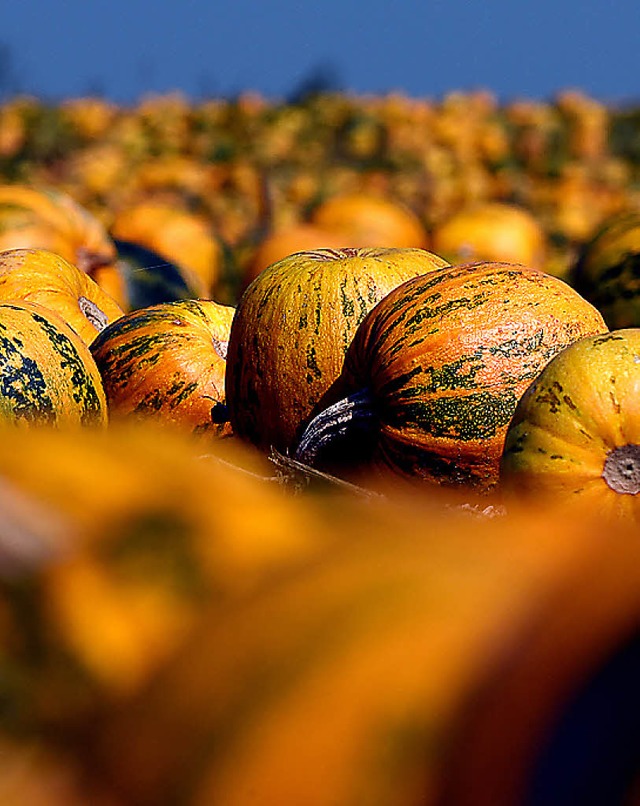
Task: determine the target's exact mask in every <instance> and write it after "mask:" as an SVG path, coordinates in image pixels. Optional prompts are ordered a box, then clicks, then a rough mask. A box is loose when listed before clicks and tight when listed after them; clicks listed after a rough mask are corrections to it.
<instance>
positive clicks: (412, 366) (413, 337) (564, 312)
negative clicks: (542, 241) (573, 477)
mask: <svg viewBox="0 0 640 806" xmlns="http://www.w3.org/2000/svg"><path fill="white" fill-rule="evenodd" d="M606 330H607V328H606V325H605V323H604V321H603V319H602V316H601V315H600V313H599V312H598V311H597V310H596V309H595V308H594V307H593V305H591V304H590V303H589V302H587V301H586V300H584V299H583V298H582V297H581V296H580V295H579V294H577V293H576V292H575V291H574V290H573V289H572V288H571V287H570V286H569V285H567V284H566V283H565V282H563V281H562V280H559V279H558V278H556V277H552V276H551V275H548V274H545V273H544V272H541V271H537V270H536V269H532V268H528V267H525V266H521V265H517V264H508V263H493V262H486V263H475V264H466V265H465V264H462V265H458V266H453V267H451V268H448V269H446V268H445V269H441V270H439V271H437V272H432V273H431V274H427V275H424V276H421V277H416V278H413V279H411V280H407V281H406V282H404V283H402V285H400V286H399V287H398V288H396V289H394V290H393V291H391V292H390V293H389V294H387V296H386V297H385V298H384V299H383V300H382V301H381V302H380V303H378V305H376V306H375V308H374V309H373V310H372V311H371V312H370V313H369V314H368V315H367V317H365V319H364V320H363V322H362V324H361V325H360V327H359V328H358V329H357V331H356V333H355V336H354V338H353V342H352V344H351V347H350V348H349V351H348V352H347V355H346V359H345V364H344V370H343V372H342V374H341V376H340V378H339V379H338V380H337V382H336V383H335V386H334V388H333V389H332V390H331V392H330V394H328V395H327V396H326V398H325V401H324V402H325V407H326V409H325V411H324V412H320V413H318V414H317V415H316V416H315V417H314V419H313V420H312V421H311V422H310V423H309V424H308V426H307V429H306V431H305V433H304V434H303V436H302V438H301V440H300V443H299V445H298V447H297V451H296V455H297V456H298V458H300V459H301V460H302V461H306V462H308V463H314V462H315V461H317V458H318V451H319V449H320V448H322V447H323V446H324V444H325V442H327V441H328V442H330V441H331V438H332V434H333V433H335V432H337V433H342V432H343V431H344V427H345V425H346V426H347V427H348V428H351V429H353V427H354V426H355V425H356V424H358V422H359V421H362V419H363V418H367V420H368V423H369V427H370V429H371V434H370V436H369V439H368V445H369V447H370V448H371V451H372V454H373V456H372V458H371V461H372V463H373V466H374V467H377V468H378V469H380V470H384V471H388V470H391V471H393V473H395V474H397V475H399V476H400V477H404V478H405V479H412V480H416V481H421V482H430V483H436V484H446V485H468V486H472V487H475V488H477V489H478V490H481V491H485V492H487V491H489V490H491V489H492V488H494V487H495V486H496V484H497V481H498V471H499V463H500V455H501V453H502V447H503V442H504V437H505V433H506V430H507V427H508V425H509V422H510V420H511V417H512V416H513V412H514V410H515V407H516V404H517V402H518V400H519V398H520V396H521V395H522V393H523V392H524V390H525V389H526V388H527V386H528V385H529V384H530V383H531V381H532V380H533V379H534V378H535V377H536V376H537V375H538V373H539V372H540V370H541V369H542V367H544V365H545V364H546V363H547V362H548V361H550V360H551V358H552V357H553V356H554V355H555V354H556V353H557V352H558V351H559V350H561V349H562V348H563V347H566V346H567V345H568V344H571V343H572V342H574V341H576V340H577V339H579V338H581V337H582V336H588V335H592V334H596V333H603V332H605V331H606Z"/></svg>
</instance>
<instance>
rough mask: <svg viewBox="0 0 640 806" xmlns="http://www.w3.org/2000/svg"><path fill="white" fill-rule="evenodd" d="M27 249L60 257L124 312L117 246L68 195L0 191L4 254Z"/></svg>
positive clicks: (20, 187) (18, 188) (37, 190)
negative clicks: (10, 250) (8, 251)
mask: <svg viewBox="0 0 640 806" xmlns="http://www.w3.org/2000/svg"><path fill="white" fill-rule="evenodd" d="M23 247H30V248H37V249H48V250H50V251H51V252H55V253H56V254H58V255H61V256H62V257H63V258H65V260H68V261H69V262H70V263H73V265H74V266H77V267H78V268H79V269H80V271H83V272H85V273H86V274H88V275H89V276H90V277H91V278H92V279H93V280H95V282H96V283H98V285H99V286H100V287H101V288H103V289H104V290H105V291H106V292H107V293H108V294H109V295H110V296H112V297H113V298H114V299H115V300H116V302H117V303H118V305H120V307H121V308H123V309H125V310H126V308H127V305H128V302H127V295H126V289H125V285H124V280H123V278H122V277H121V276H120V274H119V272H118V269H117V266H116V265H115V259H116V249H115V245H114V243H113V241H112V239H111V238H110V237H109V234H108V232H107V230H106V229H105V227H104V226H103V224H102V222H101V221H100V220H99V219H98V218H96V217H95V216H93V215H91V213H90V212H89V211H88V210H86V209H85V208H84V207H82V206H81V205H80V204H78V203H77V202H76V201H75V199H73V198H72V197H71V196H69V195H68V194H66V193H62V192H61V191H58V190H54V189H52V188H36V187H31V186H28V185H1V186H0V249H18V248H23Z"/></svg>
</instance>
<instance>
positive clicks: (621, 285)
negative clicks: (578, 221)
mask: <svg viewBox="0 0 640 806" xmlns="http://www.w3.org/2000/svg"><path fill="white" fill-rule="evenodd" d="M571 282H572V284H573V286H574V288H575V289H576V290H577V291H578V292H579V293H580V294H582V295H583V296H584V297H585V298H586V299H588V300H589V301H590V302H592V303H593V304H594V305H595V306H596V307H597V308H598V309H599V310H600V312H601V313H602V315H603V317H604V320H605V322H606V323H607V325H608V326H609V327H610V328H611V329H612V330H617V329H620V328H627V327H638V326H639V325H640V213H637V212H628V213H623V214H619V215H617V216H614V217H613V218H611V219H609V220H608V221H606V222H605V224H604V225H603V226H602V227H601V228H600V230H599V231H598V232H597V233H596V234H595V235H594V236H593V238H592V239H591V240H590V241H588V242H587V243H586V244H585V246H584V247H583V249H582V252H581V254H580V256H579V258H578V260H577V262H576V265H575V266H574V268H573V273H572V277H571Z"/></svg>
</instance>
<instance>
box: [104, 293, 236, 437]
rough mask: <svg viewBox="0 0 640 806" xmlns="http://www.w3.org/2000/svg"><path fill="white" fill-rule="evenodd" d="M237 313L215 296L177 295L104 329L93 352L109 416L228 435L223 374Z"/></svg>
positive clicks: (128, 315)
mask: <svg viewBox="0 0 640 806" xmlns="http://www.w3.org/2000/svg"><path fill="white" fill-rule="evenodd" d="M234 311H235V309H234V308H232V307H231V306H228V305H220V304H218V303H216V302H213V301H212V300H179V301H175V302H167V303H161V304H159V305H152V306H148V307H146V308H141V309H140V310H138V311H131V312H130V313H128V314H126V315H125V316H123V317H122V318H120V319H119V320H118V321H117V322H114V323H113V324H112V325H110V326H109V327H107V328H106V329H105V330H103V331H102V333H101V334H100V336H99V337H98V338H96V339H95V341H94V342H93V343H92V345H91V352H92V354H93V357H94V359H95V361H96V364H97V366H98V369H99V370H100V373H101V375H102V381H103V385H104V389H105V393H106V396H107V401H108V404H109V411H110V413H111V415H112V416H119V417H121V416H128V415H136V416H138V417H154V418H160V419H162V420H163V421H165V422H168V423H173V424H174V425H176V426H182V427H185V428H188V429H191V430H193V431H195V432H198V433H207V434H211V435H214V436H225V435H228V434H229V433H230V430H231V429H230V426H229V423H228V417H227V411H226V407H225V406H224V401H225V397H224V378H225V370H226V350H227V344H228V341H229V332H230V329H231V322H232V320H233V316H234Z"/></svg>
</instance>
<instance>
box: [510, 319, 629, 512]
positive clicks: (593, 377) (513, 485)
mask: <svg viewBox="0 0 640 806" xmlns="http://www.w3.org/2000/svg"><path fill="white" fill-rule="evenodd" d="M639 389H640V329H636V328H629V329H623V330H614V331H611V332H610V333H608V334H605V335H599V336H591V337H586V338H584V339H580V340H579V341H577V342H575V343H574V344H571V345H570V346H568V347H567V348H565V349H564V350H562V351H561V352H560V353H559V354H558V355H556V356H555V358H554V359H553V360H552V361H551V362H549V364H548V365H547V366H546V367H545V368H544V369H543V370H542V372H541V373H540V375H539V376H538V377H537V378H536V379H535V380H534V382H533V383H532V384H531V386H530V387H529V388H528V389H527V391H526V392H525V393H524V395H523V396H522V398H521V399H520V401H519V403H518V405H517V407H516V410H515V413H514V416H513V419H512V421H511V423H510V425H509V429H508V431H507V435H506V439H505V446H504V453H503V457H502V465H501V479H502V484H503V486H504V487H505V490H507V491H509V492H510V493H513V494H516V495H524V496H532V497H535V496H542V495H544V496H548V497H553V498H559V499H561V500H562V501H563V502H564V503H565V504H566V505H567V506H578V507H584V506H585V504H586V503H588V504H589V505H593V506H594V507H597V509H598V510H600V511H601V512H602V513H607V514H609V515H611V516H616V517H624V518H625V520H629V521H632V522H636V523H640V496H638V493H640V410H639V409H638V402H637V397H638V390H639Z"/></svg>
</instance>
